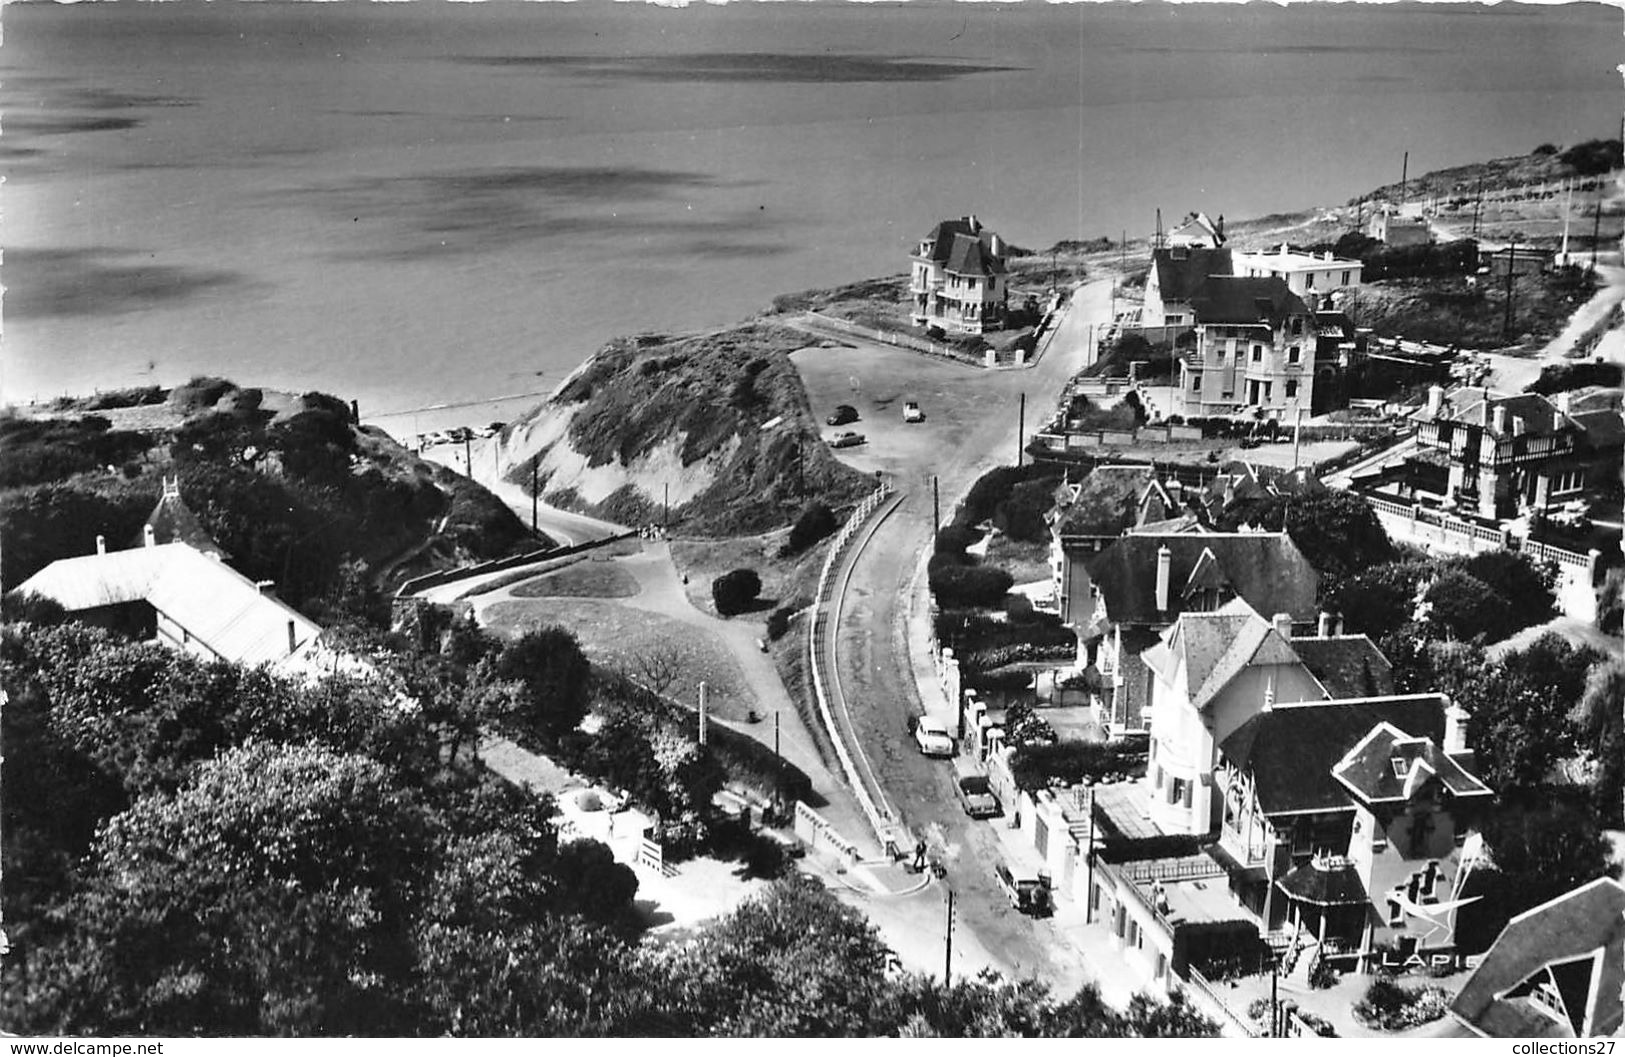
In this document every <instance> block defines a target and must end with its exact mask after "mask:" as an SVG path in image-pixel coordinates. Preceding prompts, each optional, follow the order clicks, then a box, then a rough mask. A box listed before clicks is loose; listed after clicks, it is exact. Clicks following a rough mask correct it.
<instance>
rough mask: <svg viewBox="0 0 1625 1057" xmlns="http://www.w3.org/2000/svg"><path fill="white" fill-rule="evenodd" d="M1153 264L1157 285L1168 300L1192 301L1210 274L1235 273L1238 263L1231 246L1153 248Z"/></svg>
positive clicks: (1163, 296)
mask: <svg viewBox="0 0 1625 1057" xmlns="http://www.w3.org/2000/svg"><path fill="white" fill-rule="evenodd" d="M1151 266H1152V267H1153V268H1155V269H1156V272H1157V289H1158V290H1160V291H1161V293H1162V299H1163V301H1164V302H1168V301H1189V300H1190V299H1191V295H1192V294H1194V293H1195V292H1196V291H1197V289H1198V288H1200V287H1201V285H1202V283H1203V282H1204V281H1205V280H1206V279H1207V277H1208V276H1210V275H1232V274H1234V273H1235V266H1234V265H1233V264H1232V263H1231V260H1230V251H1229V250H1228V249H1216V250H1215V249H1205V248H1203V247H1200V246H1191V247H1189V248H1185V249H1160V250H1152V251H1151Z"/></svg>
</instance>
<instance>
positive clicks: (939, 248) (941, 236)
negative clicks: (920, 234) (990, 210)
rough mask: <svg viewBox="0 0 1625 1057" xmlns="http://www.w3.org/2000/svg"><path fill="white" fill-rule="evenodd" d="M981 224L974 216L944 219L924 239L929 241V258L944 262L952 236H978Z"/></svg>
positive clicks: (952, 240) (946, 258) (946, 260)
mask: <svg viewBox="0 0 1625 1057" xmlns="http://www.w3.org/2000/svg"><path fill="white" fill-rule="evenodd" d="M981 233H982V224H981V222H980V221H978V220H977V219H976V218H975V217H961V218H960V219H958V220H944V221H941V222H940V223H938V224H937V226H936V227H934V228H932V229H931V234H929V235H927V236H926V237H925V239H924V241H926V242H929V243H931V260H932V262H933V263H936V264H946V263H947V262H948V254H949V253H950V252H951V251H952V250H953V246H954V236H956V235H969V236H971V237H972V238H976V237H978V236H980V235H981Z"/></svg>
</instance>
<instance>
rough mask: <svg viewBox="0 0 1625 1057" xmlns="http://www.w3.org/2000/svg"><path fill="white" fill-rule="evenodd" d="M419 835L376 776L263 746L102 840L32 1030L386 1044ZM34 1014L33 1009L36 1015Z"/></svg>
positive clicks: (49, 959) (150, 802)
mask: <svg viewBox="0 0 1625 1057" xmlns="http://www.w3.org/2000/svg"><path fill="white" fill-rule="evenodd" d="M428 834H429V820H428V817H427V815H426V813H425V812H424V810H423V808H422V807H421V805H420V804H419V803H418V802H417V801H416V799H415V798H414V797H413V796H411V795H410V794H408V793H406V792H405V791H404V790H402V789H400V788H399V787H397V786H396V785H395V783H394V782H393V780H392V779H391V778H390V776H389V775H388V774H387V772H385V770H384V769H383V768H382V767H380V766H379V765H378V764H376V763H374V762H373V761H371V760H368V759H366V758H365V757H359V756H343V755H337V754H333V753H329V752H326V751H323V750H319V749H315V748H310V747H284V746H277V745H271V744H267V743H259V744H254V745H249V746H246V747H243V748H239V749H234V750H231V751H230V752H228V753H225V754H223V755H221V756H220V757H218V758H216V759H214V760H212V761H210V762H208V763H206V764H203V765H202V766H201V767H200V768H199V769H198V771H197V772H196V774H195V776H194V777H193V778H192V780H191V781H190V782H189V783H188V784H187V785H186V786H185V787H183V788H182V789H181V790H180V791H179V792H177V793H176V794H174V795H169V794H156V795H152V796H147V797H143V798H142V799H141V800H139V801H137V802H136V803H135V804H134V806H132V807H131V809H130V810H129V811H127V812H125V813H123V814H121V815H119V816H117V817H116V818H114V819H113V820H112V822H111V823H109V825H108V826H107V828H106V829H105V830H104V831H103V833H102V834H101V836H100V837H99V839H98V841H97V846H96V850H95V855H94V858H93V861H92V864H91V867H90V875H89V879H88V883H87V884H86V886H85V888H84V889H83V890H82V891H81V892H80V893H79V894H78V895H77V896H76V897H75V898H74V900H73V901H72V903H71V904H70V905H69V907H68V909H67V913H68V914H69V916H70V919H71V920H72V922H73V928H74V935H73V938H72V941H71V942H69V943H67V944H63V945H59V946H54V947H43V948H36V949H35V950H32V951H30V952H29V964H28V967H27V971H28V973H29V976H30V978H31V979H33V980H35V981H45V980H50V981H54V982H55V983H56V984H57V985H58V986H57V987H56V992H57V993H56V995H55V996H54V997H53V998H47V997H46V996H45V995H44V994H43V990H42V992H40V993H36V994H35V995H33V996H32V997H33V998H34V1000H35V1001H36V1002H37V1003H38V1005H36V1006H35V1007H34V1008H33V1009H31V1010H30V1011H29V1012H30V1013H31V1014H32V1015H31V1016H30V1017H29V1018H28V1020H29V1021H30V1022H32V1023H34V1024H35V1025H37V1026H38V1027H45V1026H50V1027H51V1028H52V1029H53V1030H56V1031H66V1030H73V1031H92V1032H95V1033H97V1034H131V1035H154V1034H155V1035H191V1034H219V1033H227V1034H244V1035H269V1034H315V1033H322V1034H393V1033H394V1031H392V1030H391V1029H392V1028H394V1027H396V1025H398V1024H399V1022H400V1018H401V1011H400V1009H399V1007H398V1005H397V1003H398V999H399V997H400V996H401V991H400V990H399V985H400V984H402V983H403V982H404V981H406V980H407V979H408V974H409V971H410V966H411V962H412V958H411V950H410V944H409V939H408V937H409V936H410V933H411V928H410V914H409V911H410V907H411V906H412V904H413V902H414V901H415V899H416V898H417V896H416V891H415V890H416V889H417V888H418V887H419V886H420V885H421V884H422V882H423V879H424V876H425V874H424V867H425V864H426V863H427V862H428V861H429V858H430V856H429V854H428V852H429V847H430V844H429V841H428V839H427V838H428ZM41 1007H43V1008H41Z"/></svg>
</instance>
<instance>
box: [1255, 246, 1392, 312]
mask: <svg viewBox="0 0 1625 1057" xmlns="http://www.w3.org/2000/svg"><path fill="white" fill-rule="evenodd" d="M1231 260H1232V262H1233V263H1234V265H1235V274H1237V275H1241V276H1249V277H1262V278H1274V279H1282V280H1284V281H1285V282H1286V285H1287V288H1288V289H1289V290H1291V291H1292V292H1293V293H1295V294H1297V295H1298V296H1299V297H1303V298H1308V297H1310V296H1317V297H1318V296H1320V295H1323V294H1328V293H1331V292H1332V291H1333V290H1342V289H1344V288H1346V287H1350V286H1357V285H1359V282H1360V269H1361V268H1362V267H1364V265H1363V264H1362V263H1361V262H1360V261H1352V260H1345V259H1343V258H1341V257H1334V256H1332V255H1331V254H1330V253H1321V254H1313V253H1295V252H1293V251H1292V250H1290V249H1288V248H1287V245H1286V243H1282V244H1281V248H1280V250H1278V251H1277V252H1275V253H1241V252H1235V253H1232V254H1231Z"/></svg>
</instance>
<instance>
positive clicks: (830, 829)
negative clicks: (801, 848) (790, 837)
mask: <svg viewBox="0 0 1625 1057" xmlns="http://www.w3.org/2000/svg"><path fill="white" fill-rule="evenodd" d="M795 833H796V836H798V837H800V838H801V839H802V840H804V841H806V842H807V844H808V846H809V847H813V848H820V847H822V848H827V849H829V850H830V851H833V852H835V853H837V854H839V855H844V856H845V857H846V858H847V859H848V860H849V861H851V862H857V861H858V859H859V858H860V856H859V855H858V846H857V845H856V844H853V843H852V842H851V841H849V840H847V839H846V838H845V837H843V836H841V835H840V833H839V832H837V831H836V829H835V827H834V826H833V825H831V824H830V822H829V820H828V819H826V818H825V817H824V816H823V815H820V814H819V813H818V812H816V811H814V810H813V809H812V808H810V807H808V806H807V805H806V804H804V803H802V802H801V801H800V800H797V801H796V809H795Z"/></svg>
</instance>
